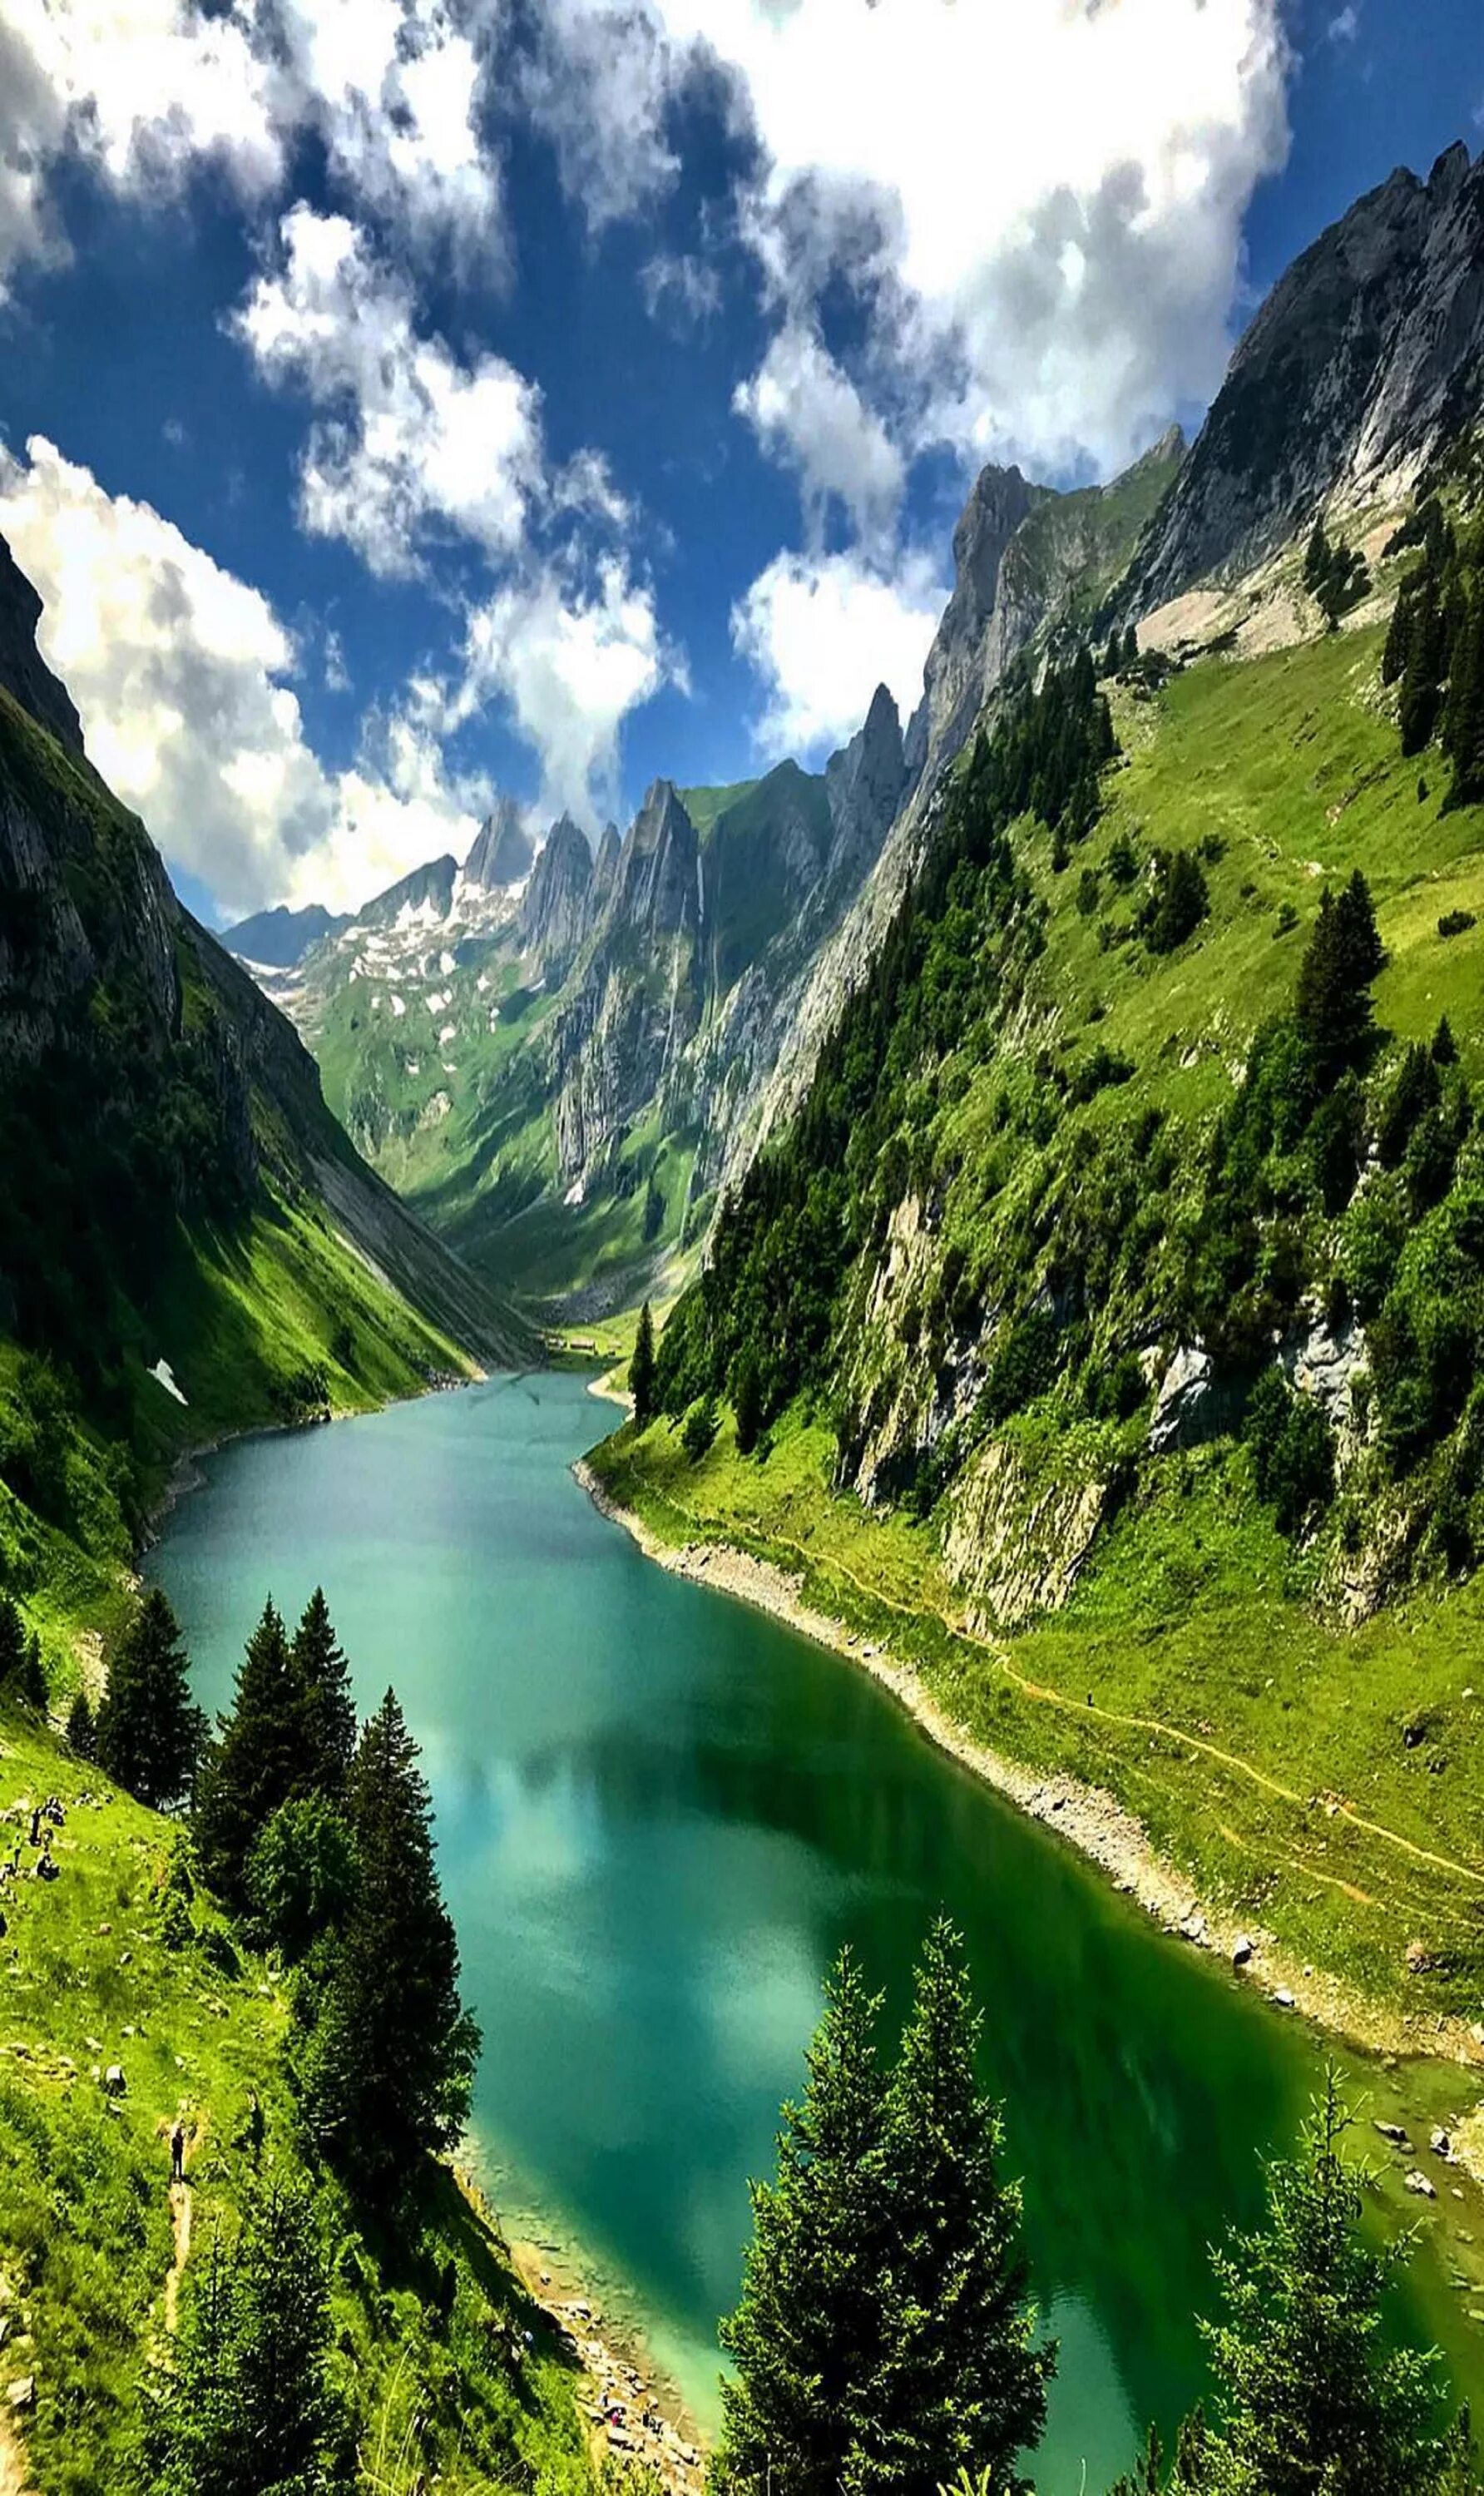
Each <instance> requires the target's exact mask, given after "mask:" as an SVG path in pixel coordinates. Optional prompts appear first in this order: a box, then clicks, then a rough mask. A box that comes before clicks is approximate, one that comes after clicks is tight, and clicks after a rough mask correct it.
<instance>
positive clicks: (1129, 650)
mask: <svg viewBox="0 0 1484 2496" xmlns="http://www.w3.org/2000/svg"><path fill="white" fill-rule="evenodd" d="M1138 655H1139V628H1138V626H1137V625H1136V624H1130V625H1129V627H1128V632H1127V633H1126V634H1125V635H1124V665H1125V667H1126V668H1131V667H1132V665H1133V663H1134V661H1135V659H1136V658H1137V657H1138Z"/></svg>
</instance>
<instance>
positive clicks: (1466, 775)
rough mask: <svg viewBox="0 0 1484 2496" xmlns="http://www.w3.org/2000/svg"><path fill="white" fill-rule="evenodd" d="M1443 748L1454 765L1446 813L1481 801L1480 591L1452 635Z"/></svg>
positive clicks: (1483, 655) (1483, 616)
mask: <svg viewBox="0 0 1484 2496" xmlns="http://www.w3.org/2000/svg"><path fill="white" fill-rule="evenodd" d="M1442 749H1443V752H1444V753H1445V754H1446V756H1447V758H1448V760H1449V762H1450V763H1451V764H1452V765H1453V779H1452V782H1451V784H1450V786H1449V789H1448V794H1447V796H1446V797H1445V798H1444V799H1443V806H1444V809H1445V810H1446V809H1447V808H1449V807H1452V806H1469V805H1473V804H1474V803H1475V802H1476V801H1477V800H1478V799H1480V798H1484V590H1481V591H1480V593H1479V594H1477V595H1475V596H1474V597H1472V598H1470V599H1469V601H1468V603H1467V605H1466V607H1465V608H1464V612H1463V616H1462V618H1461V621H1460V624H1459V629H1458V631H1457V633H1456V634H1455V636H1454V640H1453V648H1452V653H1451V656H1450V660H1449V668H1448V700H1447V704H1446V707H1445V709H1444V712H1443V723H1442Z"/></svg>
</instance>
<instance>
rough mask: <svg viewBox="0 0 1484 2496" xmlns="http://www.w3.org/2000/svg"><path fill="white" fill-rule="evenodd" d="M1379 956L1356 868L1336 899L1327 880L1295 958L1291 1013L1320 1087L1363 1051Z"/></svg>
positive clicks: (1368, 901)
mask: <svg viewBox="0 0 1484 2496" xmlns="http://www.w3.org/2000/svg"><path fill="white" fill-rule="evenodd" d="M1384 960H1385V953H1384V951H1383V949H1382V946H1381V941H1380V937H1379V935H1378V933H1377V931H1376V913H1375V911H1374V910H1373V908H1372V906H1371V894H1370V890H1369V888H1368V887H1367V884H1366V880H1365V878H1364V876H1363V875H1361V874H1360V872H1359V870H1358V869H1357V870H1356V872H1355V874H1354V875H1353V876H1352V877H1351V879H1350V881H1349V883H1348V885H1346V886H1345V889H1344V891H1343V892H1342V893H1341V894H1340V896H1339V898H1338V899H1337V898H1336V897H1335V895H1334V894H1333V893H1332V892H1331V891H1330V889H1329V887H1328V885H1326V886H1325V888H1324V890H1323V891H1322V893H1321V894H1320V895H1319V916H1318V918H1317V919H1316V920H1315V921H1314V931H1313V933H1312V935H1311V936H1310V939H1309V943H1308V946H1307V947H1306V949H1305V952H1304V958H1303V960H1302V962H1301V963H1300V964H1299V975H1298V985H1297V988H1296V990H1295V994H1294V1007H1293V1011H1294V1019H1295V1021H1296V1022H1297V1024H1298V1028H1299V1032H1300V1034H1301V1036H1302V1038H1303V1040H1304V1042H1305V1044H1306V1045H1307V1047H1308V1049H1309V1053H1310V1057H1311V1060H1312V1062H1313V1065H1314V1074H1315V1076H1316V1077H1317V1079H1318V1081H1319V1083H1320V1085H1321V1086H1322V1087H1323V1088H1324V1089H1326V1090H1327V1089H1329V1087H1330V1086H1331V1085H1333V1084H1334V1083H1336V1082H1338V1080H1339V1078H1340V1076H1342V1075H1343V1074H1345V1071H1346V1069H1347V1068H1350V1067H1353V1066H1355V1065H1356V1064H1357V1063H1358V1062H1359V1061H1360V1059H1361V1058H1362V1057H1363V1056H1364V1054H1365V1050H1366V1046H1367V1044H1368V1042H1369V1040H1370V1037H1371V1030H1372V1013H1371V996H1370V986H1371V982H1372V981H1373V980H1374V979H1375V978H1376V973H1377V971H1379V969H1380V968H1381V965H1382V963H1383V962H1384Z"/></svg>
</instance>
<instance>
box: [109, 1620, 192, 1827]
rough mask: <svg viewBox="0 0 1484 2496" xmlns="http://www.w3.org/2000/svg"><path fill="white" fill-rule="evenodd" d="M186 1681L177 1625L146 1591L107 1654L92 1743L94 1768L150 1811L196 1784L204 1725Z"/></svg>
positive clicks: (185, 1662) (186, 1664)
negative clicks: (108, 1659)
mask: <svg viewBox="0 0 1484 2496" xmlns="http://www.w3.org/2000/svg"><path fill="white" fill-rule="evenodd" d="M190 1674H191V1668H190V1662H189V1659H188V1658H187V1655H186V1652H185V1649H184V1647H183V1646H182V1644H181V1641H180V1624H179V1622H178V1621H177V1620H176V1618H175V1615H174V1613H173V1612H172V1611H171V1609H170V1604H169V1601H168V1600H167V1598H166V1596H165V1595H164V1594H163V1593H162V1592H161V1590H160V1588H159V1587H158V1586H152V1587H151V1588H150V1590H149V1592H148V1594H147V1595H146V1596H145V1597H144V1600H143V1602H142V1603H141V1604H140V1606H139V1609H138V1611H137V1612H136V1613H135V1615H134V1618H133V1619H132V1621H131V1622H130V1624H129V1627H128V1628H127V1630H126V1631H125V1632H124V1635H123V1637H122V1638H121V1639H120V1640H119V1643H118V1645H117V1647H116V1648H115V1649H114V1652H113V1656H112V1660H111V1662H110V1663H109V1666H108V1686H107V1688H106V1690H105V1692H104V1696H103V1702H102V1704H101V1706H100V1707H99V1710H98V1720H97V1728H96V1741H97V1749H98V1763H99V1766H100V1767H102V1768H103V1769H105V1770H106V1771H107V1773H108V1775H109V1776H110V1777H112V1778H113V1779H114V1781H115V1783H116V1784H118V1785H121V1786H126V1787H127V1788H128V1790H129V1792H130V1793H131V1794H138V1796H139V1800H140V1802H147V1803H149V1804H151V1805H152V1806H153V1808H154V1809H155V1810H157V1811H163V1810H166V1809H168V1808H169V1806H170V1804H172V1803H178V1802H180V1801H182V1800H183V1799H184V1798H185V1796H186V1795H187V1794H190V1792H191V1790H192V1787H193V1785H194V1783H195V1778H196V1767H197V1762H198V1760H199V1758H200V1756H201V1743H202V1740H203V1738H204V1735H205V1720H204V1718H203V1717H202V1715H201V1709H200V1708H199V1707H198V1706H197V1705H196V1704H195V1702H194V1700H192V1697H191V1679H190Z"/></svg>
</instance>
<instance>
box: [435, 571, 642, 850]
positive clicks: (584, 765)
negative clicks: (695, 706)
mask: <svg viewBox="0 0 1484 2496" xmlns="http://www.w3.org/2000/svg"><path fill="white" fill-rule="evenodd" d="M685 682H686V677H685V668H684V663H683V661H682V660H681V658H680V656H679V654H678V653H677V652H676V651H674V650H672V649H671V648H670V647H669V645H668V644H667V643H666V641H665V638H664V636H663V634H662V632H661V630H660V624H659V618H658V616H657V614H656V611H655V604H654V599H653V596H652V594H651V592H650V590H649V589H648V587H647V586H646V585H644V584H640V583H635V582H634V579H633V578H632V577H630V574H629V571H628V569H627V567H626V565H625V564H624V563H623V562H622V560H621V559H620V558H618V557H617V556H613V557H610V558H608V559H607V560H605V561H604V562H603V563H601V564H600V565H599V567H598V570H597V575H596V577H595V579H594V580H593V581H592V582H591V583H590V584H588V585H587V586H586V587H583V586H581V585H579V584H576V583H574V582H573V581H572V580H571V579H569V578H564V577H562V573H561V571H560V570H559V569H558V568H556V567H550V568H547V569H544V570H542V571H540V572H537V573H535V574H533V575H531V576H529V577H525V578H521V579H516V580H511V581H508V582H506V583H505V584H504V585H503V586H502V587H501V588H499V589H497V590H496V591H495V593H494V595H493V596H492V597H491V598H489V599H487V600H486V601H485V602H484V603H483V604H482V605H480V606H479V607H477V608H474V610H473V611H472V613H471V614H470V617H469V623H468V631H467V635H466V639H465V644H464V651H463V674H462V680H461V682H460V683H459V685H458V687H457V689H456V691H455V692H454V693H453V694H452V695H451V696H450V697H449V698H448V701H447V703H446V706H445V710H444V717H445V719H446V722H447V724H448V725H449V726H458V725H461V724H462V723H463V722H464V721H465V720H467V719H469V718H470V717H472V716H473V715H474V714H475V713H476V712H477V711H478V710H479V708H481V707H482V705H483V704H484V703H486V702H490V701H496V700H498V701H502V702H507V703H508V704H509V706H510V712H511V714H512V716H513V719H514V723H515V726H516V727H517V729H518V730H519V732H520V733H521V735H522V736H523V737H524V738H525V740H526V742H527V743H528V744H529V745H531V746H532V747H533V748H534V749H535V751H536V753H537V754H538V755H539V756H540V758H541V805H542V808H543V810H544V811H545V812H546V813H547V814H548V815H550V814H556V813H560V812H562V811H563V810H564V809H565V810H566V811H567V812H568V813H570V814H572V815H573V816H575V817H576V819H577V820H578V821H579V822H582V823H586V824H588V825H593V824H595V823H597V822H600V821H601V820H602V819H603V815H604V814H606V813H609V812H616V811H617V803H618V796H617V783H618V738H619V731H620V728H621V727H622V724H623V722H624V720H625V719H626V718H627V716H628V714H629V712H630V711H632V710H634V709H635V708H637V706H638V705H639V703H641V702H648V701H650V700H651V699H652V697H653V696H654V695H655V694H657V693H659V692H660V690H661V688H662V687H663V686H665V685H666V684H675V685H681V686H683V685H684V684H685Z"/></svg>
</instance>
